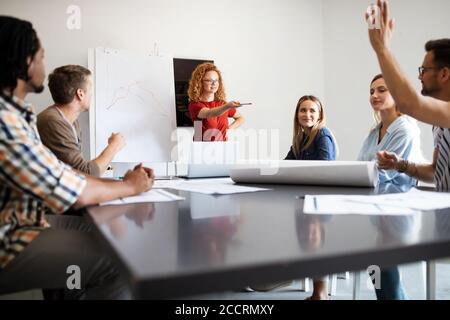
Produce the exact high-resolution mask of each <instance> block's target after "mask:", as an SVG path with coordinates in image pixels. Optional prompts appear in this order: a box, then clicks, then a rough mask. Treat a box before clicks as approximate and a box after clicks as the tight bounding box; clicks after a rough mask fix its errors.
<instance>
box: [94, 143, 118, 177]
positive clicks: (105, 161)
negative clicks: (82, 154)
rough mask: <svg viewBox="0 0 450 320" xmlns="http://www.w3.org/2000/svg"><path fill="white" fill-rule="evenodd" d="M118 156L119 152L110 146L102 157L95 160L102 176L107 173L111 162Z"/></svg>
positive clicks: (102, 153) (103, 152)
mask: <svg viewBox="0 0 450 320" xmlns="http://www.w3.org/2000/svg"><path fill="white" fill-rule="evenodd" d="M116 154H117V151H116V150H115V149H114V148H113V147H111V146H110V145H108V146H107V147H106V148H105V149H104V150H103V151H102V152H101V153H100V155H99V156H98V157H97V158H95V159H94V162H95V163H96V164H97V166H98V167H99V171H100V175H102V174H103V173H105V171H106V169H107V168H108V165H109V164H110V163H111V161H112V160H113V159H114V156H115V155H116Z"/></svg>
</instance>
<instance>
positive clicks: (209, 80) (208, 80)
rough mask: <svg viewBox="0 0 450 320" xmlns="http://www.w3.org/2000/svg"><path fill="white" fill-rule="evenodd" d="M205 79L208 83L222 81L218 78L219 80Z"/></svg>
mask: <svg viewBox="0 0 450 320" xmlns="http://www.w3.org/2000/svg"><path fill="white" fill-rule="evenodd" d="M203 81H205V82H206V83H209V84H216V83H219V82H220V80H219V79H217V80H213V79H203Z"/></svg>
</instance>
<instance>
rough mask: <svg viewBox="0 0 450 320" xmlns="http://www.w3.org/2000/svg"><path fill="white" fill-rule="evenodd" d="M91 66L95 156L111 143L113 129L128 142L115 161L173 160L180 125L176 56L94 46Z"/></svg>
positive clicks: (93, 146) (92, 134) (92, 135)
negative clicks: (176, 90) (173, 149)
mask: <svg viewBox="0 0 450 320" xmlns="http://www.w3.org/2000/svg"><path fill="white" fill-rule="evenodd" d="M89 65H90V69H91V71H92V72H93V75H94V81H93V82H94V88H93V94H94V97H93V99H92V100H93V104H92V105H91V109H90V113H89V115H90V132H91V158H92V157H93V154H94V157H97V156H98V155H99V154H100V153H101V152H102V150H103V149H104V148H105V147H106V146H107V143H108V138H109V136H110V135H111V133H113V132H120V133H122V135H123V136H124V137H125V140H126V146H125V147H124V148H123V149H122V150H121V151H120V152H119V153H118V154H117V155H116V156H115V157H114V160H113V161H114V162H126V163H130V162H131V163H136V162H169V161H171V160H172V159H171V151H172V148H173V146H174V145H175V141H173V142H172V132H174V130H175V129H176V113H175V89H174V72H173V58H172V57H169V56H150V55H145V54H136V53H132V52H127V51H125V50H117V49H109V48H95V49H94V50H90V52H89ZM174 136H176V135H174Z"/></svg>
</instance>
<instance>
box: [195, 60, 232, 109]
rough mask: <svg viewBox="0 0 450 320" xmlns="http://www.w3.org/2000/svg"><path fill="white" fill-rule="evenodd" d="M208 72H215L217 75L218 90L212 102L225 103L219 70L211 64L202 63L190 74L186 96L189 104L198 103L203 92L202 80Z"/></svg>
mask: <svg viewBox="0 0 450 320" xmlns="http://www.w3.org/2000/svg"><path fill="white" fill-rule="evenodd" d="M209 71H215V72H217V74H218V75H219V89H218V90H217V92H216V94H215V95H214V100H216V101H226V98H225V88H224V85H223V81H222V74H221V72H220V70H219V69H217V67H216V66H215V65H214V64H213V63H209V62H207V63H202V64H200V65H198V66H197V68H195V70H194V71H193V72H192V76H191V80H189V89H188V96H189V102H198V101H200V96H201V95H202V91H203V83H202V82H203V78H204V77H205V74H206V73H207V72H209Z"/></svg>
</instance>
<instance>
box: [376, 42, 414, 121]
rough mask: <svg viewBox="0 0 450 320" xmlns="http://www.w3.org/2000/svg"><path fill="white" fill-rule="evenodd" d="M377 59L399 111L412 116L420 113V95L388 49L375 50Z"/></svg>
mask: <svg viewBox="0 0 450 320" xmlns="http://www.w3.org/2000/svg"><path fill="white" fill-rule="evenodd" d="M377 57H378V61H379V63H380V67H381V71H382V73H383V78H384V81H385V82H386V85H387V87H388V88H389V92H390V93H391V95H392V97H393V98H394V100H395V102H396V104H397V107H398V108H399V110H400V112H402V113H405V114H408V115H410V116H412V117H414V118H417V117H418V116H419V115H420V108H419V107H420V98H421V97H420V95H419V93H418V92H417V91H416V89H415V88H414V87H413V86H412V84H411V83H410V82H409V80H408V79H407V78H406V76H405V75H404V73H403V72H402V71H401V69H400V65H399V64H398V62H397V61H396V60H395V57H394V55H393V54H392V52H391V51H390V50H389V49H383V50H379V51H377Z"/></svg>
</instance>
